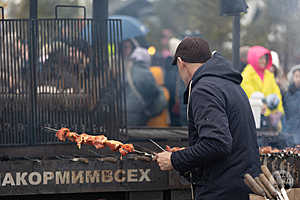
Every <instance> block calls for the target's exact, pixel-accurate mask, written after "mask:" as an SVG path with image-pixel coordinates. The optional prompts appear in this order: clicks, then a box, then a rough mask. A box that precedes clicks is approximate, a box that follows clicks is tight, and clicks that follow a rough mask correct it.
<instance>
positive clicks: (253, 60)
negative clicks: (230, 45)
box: [248, 46, 272, 80]
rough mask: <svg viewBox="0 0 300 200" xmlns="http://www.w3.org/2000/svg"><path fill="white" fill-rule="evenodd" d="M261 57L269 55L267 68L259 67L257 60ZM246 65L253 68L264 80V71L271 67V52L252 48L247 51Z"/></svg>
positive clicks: (256, 47)
mask: <svg viewBox="0 0 300 200" xmlns="http://www.w3.org/2000/svg"><path fill="white" fill-rule="evenodd" d="M263 55H269V60H268V63H267V66H266V67H265V68H264V69H262V68H260V67H259V58H260V57H262V56H263ZM248 63H249V64H250V65H251V66H252V67H253V68H254V70H255V71H256V73H257V74H258V75H259V76H260V78H261V79H262V80H263V79H264V71H265V70H266V69H270V68H271V66H272V55H271V52H270V51H269V50H268V49H266V48H264V47H262V46H253V47H251V48H250V49H249V51H248Z"/></svg>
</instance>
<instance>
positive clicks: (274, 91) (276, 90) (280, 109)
mask: <svg viewBox="0 0 300 200" xmlns="http://www.w3.org/2000/svg"><path fill="white" fill-rule="evenodd" d="M273 80H274V81H272V94H276V95H277V96H278V98H279V100H280V101H279V104H278V107H277V108H276V109H275V110H273V111H270V113H273V112H281V113H282V114H284V109H283V104H282V95H281V92H280V89H279V86H278V85H277V83H276V80H275V78H274V77H273ZM267 112H269V111H268V110H267ZM266 115H269V114H268V113H266Z"/></svg>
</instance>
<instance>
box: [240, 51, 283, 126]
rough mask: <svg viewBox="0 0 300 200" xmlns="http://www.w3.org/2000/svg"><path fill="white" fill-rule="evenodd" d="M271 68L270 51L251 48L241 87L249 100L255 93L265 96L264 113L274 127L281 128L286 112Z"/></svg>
mask: <svg viewBox="0 0 300 200" xmlns="http://www.w3.org/2000/svg"><path fill="white" fill-rule="evenodd" d="M271 66H272V56H271V53H270V51H269V50H268V49H266V48H264V47H262V46H253V47H251V48H250V49H249V51H248V65H247V66H246V67H245V69H244V71H243V72H242V76H243V81H242V83H241V86H242V88H243V89H244V91H245V92H246V94H247V96H248V98H251V96H252V95H253V94H254V93H256V94H257V93H262V94H263V97H264V98H265V99H266V100H267V102H266V105H267V106H266V107H265V108H264V110H263V111H262V113H263V114H264V116H266V117H269V118H270V122H271V124H272V126H274V127H276V126H277V125H279V126H280V123H279V122H280V117H281V115H283V114H284V110H283V106H282V96H281V93H280V89H279V87H278V85H277V83H276V80H275V77H274V75H273V74H272V73H271V72H270V70H269V69H270V67H271ZM273 97H275V98H273ZM276 124H277V125H276ZM278 128H280V127H278Z"/></svg>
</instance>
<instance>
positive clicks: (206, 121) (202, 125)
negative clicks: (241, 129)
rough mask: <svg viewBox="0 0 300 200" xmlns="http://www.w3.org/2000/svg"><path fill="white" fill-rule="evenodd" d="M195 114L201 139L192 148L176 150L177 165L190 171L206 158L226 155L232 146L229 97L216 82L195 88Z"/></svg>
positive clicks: (173, 162) (193, 101)
mask: <svg viewBox="0 0 300 200" xmlns="http://www.w3.org/2000/svg"><path fill="white" fill-rule="evenodd" d="M190 106H192V109H191V110H192V114H193V118H194V122H195V126H196V128H197V134H198V139H197V142H196V143H195V144H194V145H193V146H190V147H189V148H187V149H185V150H182V151H177V152H174V153H172V155H171V162H172V165H173V167H174V169H176V170H178V171H188V170H190V169H192V168H194V167H197V166H201V165H202V164H203V163H204V162H209V161H213V160H216V159H218V158H224V157H226V156H227V155H229V154H230V152H231V150H232V136H231V133H230V130H229V124H228V117H227V114H226V111H225V99H224V97H222V95H221V92H220V91H218V90H217V89H216V88H213V87H212V86H202V88H201V89H197V90H196V91H193V92H192V95H191V104H190Z"/></svg>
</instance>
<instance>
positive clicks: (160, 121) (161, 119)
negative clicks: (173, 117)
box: [147, 66, 170, 127]
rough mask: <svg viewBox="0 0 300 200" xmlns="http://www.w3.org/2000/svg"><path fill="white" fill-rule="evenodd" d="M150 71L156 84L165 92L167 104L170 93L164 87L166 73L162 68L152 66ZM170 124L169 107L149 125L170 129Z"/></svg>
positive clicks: (149, 122) (152, 119) (151, 120)
mask: <svg viewBox="0 0 300 200" xmlns="http://www.w3.org/2000/svg"><path fill="white" fill-rule="evenodd" d="M150 71H151V73H152V75H153V77H154V78H155V81H156V84H157V85H158V86H159V88H160V89H161V90H163V92H164V96H165V99H166V101H167V102H169V101H170V93H169V91H168V89H167V88H166V87H165V86H164V72H163V69H162V68H161V67H160V66H151V67H150ZM169 124H170V116H169V111H168V107H167V106H166V108H165V109H164V110H163V111H162V113H161V114H159V115H158V116H155V117H153V118H151V119H150V120H149V121H148V122H147V125H148V126H151V127H168V126H169Z"/></svg>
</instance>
